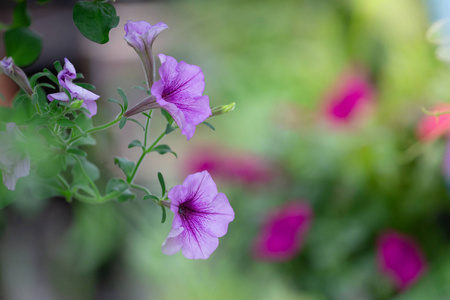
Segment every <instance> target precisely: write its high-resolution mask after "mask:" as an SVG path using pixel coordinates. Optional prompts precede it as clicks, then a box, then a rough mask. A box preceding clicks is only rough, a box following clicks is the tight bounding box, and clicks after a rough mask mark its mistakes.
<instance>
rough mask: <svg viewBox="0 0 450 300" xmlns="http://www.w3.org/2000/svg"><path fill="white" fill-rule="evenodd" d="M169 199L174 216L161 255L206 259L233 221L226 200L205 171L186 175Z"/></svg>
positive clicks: (232, 213) (230, 209)
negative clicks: (176, 254)
mask: <svg viewBox="0 0 450 300" xmlns="http://www.w3.org/2000/svg"><path fill="white" fill-rule="evenodd" d="M168 196H169V199H170V200H171V204H170V209H171V210H172V211H173V213H174V214H175V217H174V219H173V223H172V230H171V231H170V233H169V235H168V237H167V238H166V240H165V241H164V243H163V245H162V251H163V253H164V254H167V255H173V254H175V253H177V252H178V251H180V250H181V252H182V253H183V255H184V256H185V257H186V258H189V259H207V258H208V257H209V256H210V255H211V253H213V252H214V250H216V248H217V246H218V245H219V237H222V236H224V235H225V234H226V233H227V231H228V223H230V222H231V221H233V220H234V211H233V209H232V208H231V205H230V203H229V202H228V199H227V197H226V196H225V195H224V194H222V193H218V192H217V187H216V184H215V183H214V181H213V180H212V178H211V175H209V173H208V172H207V171H203V172H200V173H195V174H191V175H189V176H187V177H186V179H185V180H184V182H183V185H177V186H174V187H173V188H172V189H171V190H170V192H169V195H168Z"/></svg>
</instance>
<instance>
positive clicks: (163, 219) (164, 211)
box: [161, 205, 166, 223]
mask: <svg viewBox="0 0 450 300" xmlns="http://www.w3.org/2000/svg"><path fill="white" fill-rule="evenodd" d="M161 209H162V216H161V223H164V222H165V221H166V208H165V207H164V206H162V205H161Z"/></svg>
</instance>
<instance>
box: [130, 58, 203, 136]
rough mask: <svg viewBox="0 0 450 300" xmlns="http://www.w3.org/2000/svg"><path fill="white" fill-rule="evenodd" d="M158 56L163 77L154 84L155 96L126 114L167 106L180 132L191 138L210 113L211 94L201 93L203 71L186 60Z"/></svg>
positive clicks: (166, 108)
mask: <svg viewBox="0 0 450 300" xmlns="http://www.w3.org/2000/svg"><path fill="white" fill-rule="evenodd" d="M158 57H159V59H160V60H161V67H160V68H159V75H160V76H161V79H160V80H158V81H157V82H155V83H154V84H153V86H152V88H151V93H152V96H150V97H148V98H146V99H144V100H143V101H142V102H140V103H138V104H137V105H136V106H135V107H133V108H131V109H130V110H129V111H128V112H127V113H125V116H126V117H128V116H132V115H134V114H137V113H140V112H142V111H146V110H149V109H154V108H162V109H165V110H167V111H168V112H169V114H170V115H171V116H172V117H173V119H174V121H175V123H177V125H178V127H180V129H181V133H182V134H184V135H185V136H186V138H187V139H188V140H190V139H191V138H192V136H193V135H194V133H195V126H197V125H199V124H200V123H202V122H203V121H205V120H206V119H207V118H208V117H209V116H211V108H210V107H209V97H208V96H202V94H203V91H204V89H205V80H204V76H203V72H202V70H201V69H200V67H197V66H194V65H189V64H187V63H186V62H184V61H181V62H179V63H178V62H177V61H176V59H175V58H173V57H171V56H166V55H164V54H159V55H158Z"/></svg>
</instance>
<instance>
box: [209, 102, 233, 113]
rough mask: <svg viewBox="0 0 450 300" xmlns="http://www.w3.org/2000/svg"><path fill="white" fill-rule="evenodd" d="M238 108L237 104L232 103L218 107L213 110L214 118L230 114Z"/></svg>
mask: <svg viewBox="0 0 450 300" xmlns="http://www.w3.org/2000/svg"><path fill="white" fill-rule="evenodd" d="M235 106H236V103H235V102H233V103H230V104H226V105H220V106H216V107H214V108H212V109H211V112H212V116H213V117H214V116H218V115H223V114H226V113H229V112H230V111H233V110H234V107H235Z"/></svg>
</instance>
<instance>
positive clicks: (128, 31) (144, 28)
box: [124, 21, 169, 88]
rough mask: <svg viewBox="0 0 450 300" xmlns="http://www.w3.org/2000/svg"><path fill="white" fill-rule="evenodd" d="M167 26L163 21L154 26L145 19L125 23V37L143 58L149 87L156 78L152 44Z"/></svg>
mask: <svg viewBox="0 0 450 300" xmlns="http://www.w3.org/2000/svg"><path fill="white" fill-rule="evenodd" d="M167 28H169V27H168V26H167V25H166V24H164V23H163V22H159V23H156V24H155V25H153V26H152V25H151V24H149V23H147V22H145V21H137V22H133V21H128V22H127V23H126V24H125V25H124V29H125V37H124V39H125V40H126V41H127V43H128V45H130V46H131V47H133V49H134V50H136V53H137V54H138V55H139V57H140V58H141V61H142V65H143V66H144V71H145V76H146V79H147V83H148V86H149V88H150V87H151V86H152V84H153V81H154V78H155V74H154V73H155V71H154V58H153V50H152V45H153V42H154V41H155V39H156V37H157V36H158V35H159V34H160V33H161V32H162V31H163V30H165V29H167Z"/></svg>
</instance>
